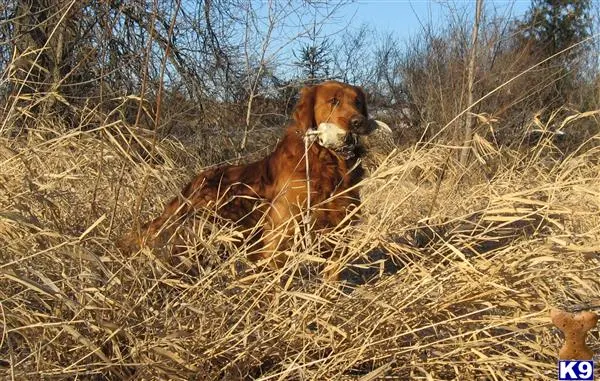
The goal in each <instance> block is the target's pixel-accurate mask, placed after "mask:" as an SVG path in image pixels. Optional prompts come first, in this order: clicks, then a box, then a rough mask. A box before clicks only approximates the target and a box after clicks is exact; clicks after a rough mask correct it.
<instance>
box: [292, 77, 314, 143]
mask: <svg viewBox="0 0 600 381" xmlns="http://www.w3.org/2000/svg"><path fill="white" fill-rule="evenodd" d="M316 90H317V88H316V86H306V87H303V88H302V90H300V98H299V99H298V103H296V109H295V111H294V121H295V122H296V124H297V125H298V127H300V128H301V129H302V131H303V132H306V131H308V130H309V129H311V128H316V126H315V124H316V121H315V96H316Z"/></svg>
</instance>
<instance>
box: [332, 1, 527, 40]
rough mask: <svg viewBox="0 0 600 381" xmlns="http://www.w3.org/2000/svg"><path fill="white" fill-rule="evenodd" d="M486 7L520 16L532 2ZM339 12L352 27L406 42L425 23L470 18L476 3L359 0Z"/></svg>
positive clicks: (439, 22)
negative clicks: (452, 17) (370, 29)
mask: <svg viewBox="0 0 600 381" xmlns="http://www.w3.org/2000/svg"><path fill="white" fill-rule="evenodd" d="M484 4H485V7H486V9H487V10H495V11H496V12H498V14H499V15H503V16H521V15H523V13H525V11H526V10H527V9H528V8H529V6H530V5H531V1H530V0H486V1H484ZM340 11H341V12H340V13H341V15H342V16H343V18H344V19H346V20H349V19H350V18H351V19H352V23H351V24H352V25H356V26H358V25H360V24H367V25H369V26H371V27H374V28H376V29H377V30H378V31H380V32H384V33H389V32H392V33H394V34H395V35H396V36H398V37H399V38H400V39H404V38H409V37H410V36H411V35H415V34H417V33H418V32H419V31H420V30H421V29H422V25H423V24H429V23H431V24H432V25H443V23H444V22H445V20H447V16H449V15H451V14H452V13H455V14H458V16H459V17H469V16H471V15H472V14H473V13H474V12H475V0H455V1H429V0H357V1H354V2H352V3H350V4H349V5H346V6H345V7H344V8H342V9H341V10H340ZM471 19H472V18H471ZM332 27H334V26H332Z"/></svg>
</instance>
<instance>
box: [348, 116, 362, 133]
mask: <svg viewBox="0 0 600 381" xmlns="http://www.w3.org/2000/svg"><path fill="white" fill-rule="evenodd" d="M365 120H366V119H365V117H364V116H362V115H356V116H353V117H352V119H350V128H352V130H354V131H357V132H358V130H360V129H361V127H363V126H364V124H365Z"/></svg>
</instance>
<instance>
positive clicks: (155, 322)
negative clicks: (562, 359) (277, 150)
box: [0, 113, 600, 381]
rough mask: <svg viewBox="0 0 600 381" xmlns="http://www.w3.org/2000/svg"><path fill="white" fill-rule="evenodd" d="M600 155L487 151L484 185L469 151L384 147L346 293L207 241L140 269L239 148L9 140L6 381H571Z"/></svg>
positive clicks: (133, 134) (2, 145)
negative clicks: (138, 245) (555, 310)
mask: <svg viewBox="0 0 600 381" xmlns="http://www.w3.org/2000/svg"><path fill="white" fill-rule="evenodd" d="M582 116H585V117H586V118H587V119H588V120H591V121H592V122H593V123H598V119H597V118H598V115H597V114H594V113H591V114H590V115H582ZM594 118H596V119H594ZM573 122H574V120H572V119H570V120H566V121H565V126H564V127H565V129H568V128H569V125H570V124H571V123H573ZM263 140H264V139H263ZM599 142H600V136H595V137H594V138H592V139H591V140H590V141H589V142H588V143H587V144H585V145H583V146H581V147H580V149H579V150H576V151H574V152H573V153H570V154H561V153H560V152H559V151H558V150H557V149H555V148H553V147H552V145H551V143H550V142H549V141H548V140H542V141H541V142H539V143H538V144H535V145H533V146H527V147H525V146H523V147H522V148H521V149H520V150H509V149H495V148H493V146H492V145H490V144H488V143H487V142H486V141H484V140H483V139H476V144H475V145H474V149H475V150H476V151H477V155H475V158H474V160H473V164H472V165H471V166H470V167H469V168H462V167H461V166H460V165H459V164H458V163H457V162H456V161H455V160H454V158H455V157H456V152H455V151H453V150H452V147H446V146H441V145H426V146H421V147H417V148H415V147H411V148H403V149H400V148H395V149H392V148H394V147H392V146H393V145H392V144H391V143H390V142H385V144H383V143H381V142H376V141H375V142H371V143H370V144H371V145H374V146H375V147H374V148H373V149H374V150H375V151H376V153H375V154H374V155H372V157H370V158H369V161H368V163H369V171H370V175H369V178H368V179H366V180H365V182H364V184H363V191H362V194H363V199H364V204H363V205H362V221H361V223H360V224H358V225H356V226H353V227H351V228H348V229H347V230H345V231H341V232H339V234H336V235H335V236H333V237H329V239H330V240H334V241H335V242H336V244H337V245H340V246H341V245H344V246H347V247H348V248H349V250H348V255H347V256H346V257H344V258H343V259H342V262H343V263H344V264H345V266H344V268H345V270H344V273H343V274H342V278H343V280H344V282H343V284H333V283H328V282H323V281H322V279H321V277H320V275H319V271H318V268H319V266H321V265H323V263H321V262H323V261H322V260H321V259H320V258H319V257H318V250H317V249H316V248H314V247H307V246H306V241H305V240H303V239H301V237H299V239H297V240H296V245H295V246H294V247H293V248H292V249H291V250H290V252H289V253H288V254H290V260H289V261H288V264H287V266H286V268H285V269H283V270H281V271H271V272H256V271H254V270H253V268H252V266H250V265H249V264H248V263H246V261H245V254H246V252H245V251H246V250H247V249H245V248H244V246H242V247H237V246H236V245H234V242H235V241H236V240H237V239H238V238H237V237H238V235H237V234H236V233H235V232H234V231H231V230H230V229H229V228H228V227H218V226H208V225H206V224H205V223H204V222H203V221H196V223H195V224H194V226H191V227H187V228H186V229H187V230H186V231H183V233H184V235H186V236H187V237H188V238H187V242H188V248H187V250H185V251H184V252H183V254H182V255H181V256H180V258H178V260H172V259H171V258H168V257H167V256H166V255H164V253H163V252H162V251H161V250H154V251H152V250H148V249H144V250H142V251H141V252H139V253H136V254H134V255H124V254H122V253H121V252H120V251H119V250H118V249H117V248H116V246H115V240H116V239H117V238H118V237H119V236H120V234H122V233H124V232H125V231H126V230H127V229H129V228H131V226H132V224H133V223H134V222H133V221H135V220H136V216H138V215H139V216H140V218H141V219H142V220H147V219H148V218H150V217H151V216H155V215H156V214H157V213H158V212H159V211H160V210H161V208H162V206H163V205H164V203H165V202H167V201H168V200H169V198H170V197H171V196H172V195H173V194H174V193H175V192H177V191H178V190H179V188H180V186H181V185H182V184H183V183H184V182H185V181H186V180H187V179H189V177H190V176H191V175H192V173H194V172H196V171H198V170H200V168H201V167H203V166H206V165H209V164H214V163H215V162H217V161H220V160H222V158H221V157H219V154H218V150H219V148H220V147H221V146H220V145H219V144H218V142H215V143H216V144H215V145H213V147H214V152H213V151H211V150H210V149H207V150H203V152H201V155H200V156H198V154H197V153H196V152H197V150H195V149H194V147H191V146H189V145H184V144H182V143H179V142H178V141H175V140H173V139H156V140H155V139H153V138H152V136H151V135H149V134H148V133H142V132H141V131H136V130H133V129H131V128H130V127H127V126H126V125H124V124H122V123H118V122H115V123H113V124H106V125H102V126H100V127H97V128H95V129H87V130H86V131H83V130H81V131H79V130H71V131H64V130H61V129H60V123H59V122H55V123H52V122H51V121H37V122H32V123H31V125H30V126H29V129H28V131H27V132H26V133H23V134H21V135H20V136H19V137H17V138H14V137H8V136H4V137H0V298H1V302H0V377H2V378H3V379H16V380H23V379H28V380H34V379H65V378H66V379H115V380H120V379H127V378H131V379H192V380H253V379H260V380H362V381H365V380H378V379H398V380H406V379H427V380H434V379H444V380H446V379H461V380H471V379H473V380H475V379H488V380H504V379H505V380H515V379H548V380H553V379H555V378H556V356H557V351H558V348H559V346H560V343H561V340H562V339H561V336H560V334H559V331H558V330H557V329H555V328H554V327H553V326H552V325H551V323H550V319H549V309H550V308H551V307H553V306H557V307H562V308H565V309H567V310H569V311H575V310H580V309H589V310H592V311H598V310H599V309H600V277H598V274H599V271H600V144H598V143H599ZM204 146H205V147H208V146H209V145H208V144H205V145H204ZM144 147H145V148H146V150H145V149H144ZM382 147H383V148H382ZM258 148H264V147H262V146H261V147H257V150H258ZM146 151H148V152H146ZM263 153H264V150H262V151H258V152H257V155H261V154H263ZM318 243H319V242H318V240H316V241H314V242H313V244H314V245H318ZM325 265H327V264H325ZM290 275H291V276H290ZM590 344H591V347H592V348H593V349H594V350H595V352H596V353H600V340H599V335H598V330H597V329H595V330H593V333H592V337H591V339H590Z"/></svg>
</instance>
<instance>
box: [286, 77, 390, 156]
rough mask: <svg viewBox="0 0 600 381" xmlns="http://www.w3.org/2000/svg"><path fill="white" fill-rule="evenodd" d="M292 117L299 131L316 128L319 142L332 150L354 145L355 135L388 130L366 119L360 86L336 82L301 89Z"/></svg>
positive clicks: (382, 125) (378, 123)
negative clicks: (378, 129)
mask: <svg viewBox="0 0 600 381" xmlns="http://www.w3.org/2000/svg"><path fill="white" fill-rule="evenodd" d="M294 120H295V122H296V125H297V126H298V127H299V128H300V129H301V130H302V132H308V131H311V130H312V131H315V133H316V134H317V137H318V142H319V144H321V145H322V146H324V147H326V148H331V149H334V150H339V149H343V148H345V147H346V148H347V147H348V146H351V145H353V144H355V142H356V138H357V136H360V135H368V134H370V133H371V132H373V131H375V130H376V129H377V128H383V129H387V130H389V127H388V126H387V125H385V124H382V123H381V122H378V121H376V120H374V119H371V118H369V114H368V112H367V101H366V96H365V93H364V92H363V90H362V89H361V88H359V87H356V86H352V85H348V84H345V83H342V82H337V81H327V82H323V83H321V84H318V85H314V86H309V87H305V88H303V89H302V90H301V92H300V99H299V101H298V104H297V106H296V110H295V112H294ZM390 132H391V131H390Z"/></svg>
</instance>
